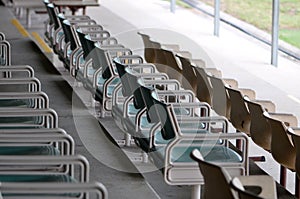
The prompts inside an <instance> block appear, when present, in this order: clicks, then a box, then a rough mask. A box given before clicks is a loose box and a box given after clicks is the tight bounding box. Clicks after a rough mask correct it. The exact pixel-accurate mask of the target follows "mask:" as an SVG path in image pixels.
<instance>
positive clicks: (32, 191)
mask: <svg viewBox="0 0 300 199" xmlns="http://www.w3.org/2000/svg"><path fill="white" fill-rule="evenodd" d="M1 193H2V194H4V195H11V196H14V194H16V193H18V195H20V198H22V196H24V195H25V196H26V195H30V196H31V197H34V196H35V195H37V196H38V197H44V196H45V197H49V198H51V196H53V198H57V197H58V196H59V195H63V196H66V197H67V196H68V195H69V194H70V195H71V196H72V195H77V194H89V195H93V196H94V195H95V198H97V199H108V192H107V189H106V188H105V186H104V185H103V184H101V183H99V182H93V183H92V182H90V183H88V182H85V183H65V182H59V183H47V182H43V183H34V182H33V183H32V182H25V183H13V182H1Z"/></svg>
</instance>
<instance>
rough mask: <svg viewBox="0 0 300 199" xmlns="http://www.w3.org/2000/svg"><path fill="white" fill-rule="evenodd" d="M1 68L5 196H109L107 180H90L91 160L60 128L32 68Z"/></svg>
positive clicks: (0, 162)
mask: <svg viewBox="0 0 300 199" xmlns="http://www.w3.org/2000/svg"><path fill="white" fill-rule="evenodd" d="M1 35H2V34H1ZM7 52H8V51H3V53H4V55H5V56H4V57H6V56H8V57H9V56H10V55H7V54H6V53H7ZM9 59H10V58H9ZM0 74H1V78H0V129H1V130H0V131H1V133H0V140H1V141H0V182H1V191H0V193H1V195H2V197H3V198H6V197H13V198H24V197H30V198H34V197H49V198H64V197H65V198H107V190H106V188H105V187H104V185H103V184H101V183H99V182H95V183H94V182H93V183H92V182H90V181H89V163H88V161H87V159H86V158H85V157H84V156H81V155H77V154H75V143H74V140H73V138H72V137H71V136H70V135H69V134H67V132H66V131H65V130H64V129H61V128H59V125H58V115H57V113H56V112H55V110H53V109H51V108H50V107H49V99H48V96H47V94H46V93H44V92H43V91H42V89H41V83H40V81H39V79H37V78H36V77H35V74H34V70H33V68H32V67H31V66H28V65H16V66H14V65H8V66H1V67H0ZM6 74H9V76H7V75H6Z"/></svg>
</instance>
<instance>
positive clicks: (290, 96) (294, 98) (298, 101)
mask: <svg viewBox="0 0 300 199" xmlns="http://www.w3.org/2000/svg"><path fill="white" fill-rule="evenodd" d="M288 97H289V98H291V99H292V100H294V101H295V102H297V103H299V104H300V99H298V98H297V97H294V96H292V95H288Z"/></svg>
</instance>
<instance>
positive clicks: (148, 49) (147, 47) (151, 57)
mask: <svg viewBox="0 0 300 199" xmlns="http://www.w3.org/2000/svg"><path fill="white" fill-rule="evenodd" d="M138 34H139V35H141V37H142V40H143V43H144V57H145V60H146V62H148V63H155V60H156V57H155V48H160V46H163V47H166V48H168V49H173V50H177V51H179V46H178V45H176V44H159V43H157V44H159V46H155V45H153V44H152V41H151V39H150V36H149V35H147V34H145V33H143V32H141V31H139V32H138Z"/></svg>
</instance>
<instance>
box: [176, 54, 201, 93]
mask: <svg viewBox="0 0 300 199" xmlns="http://www.w3.org/2000/svg"><path fill="white" fill-rule="evenodd" d="M176 57H177V58H178V59H179V60H180V63H181V68H182V72H181V73H182V80H181V83H182V86H183V88H186V89H190V90H192V91H194V93H197V77H196V73H195V71H194V67H193V66H192V65H191V62H190V60H189V59H188V58H186V57H183V56H181V55H179V54H176Z"/></svg>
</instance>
